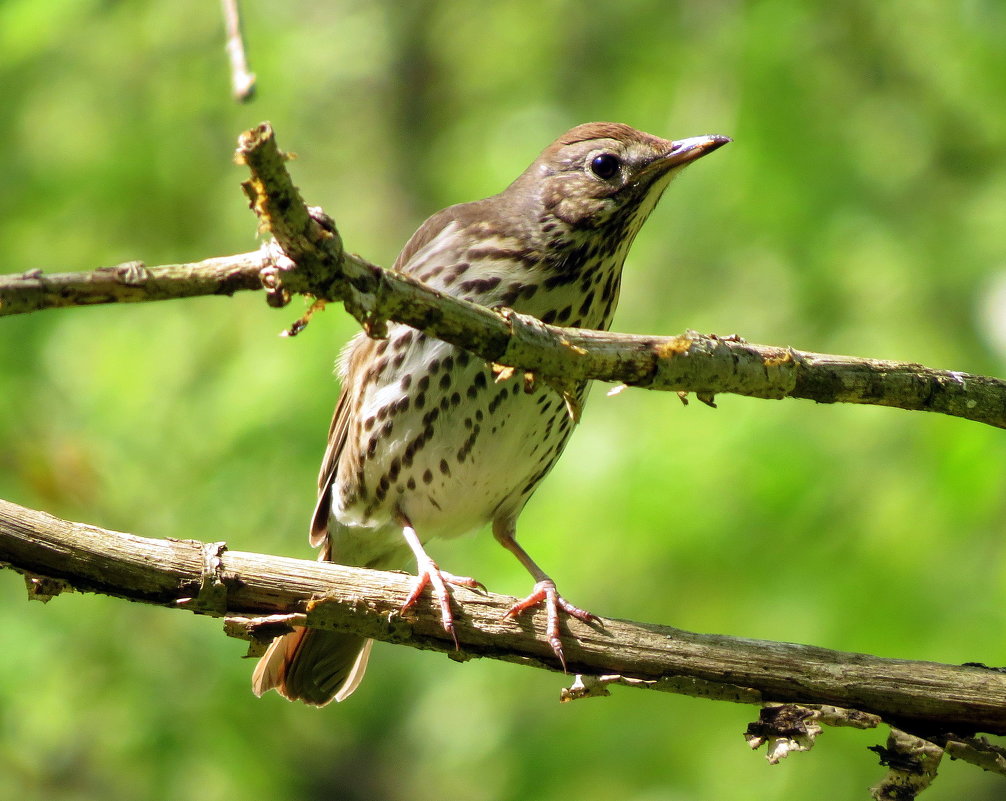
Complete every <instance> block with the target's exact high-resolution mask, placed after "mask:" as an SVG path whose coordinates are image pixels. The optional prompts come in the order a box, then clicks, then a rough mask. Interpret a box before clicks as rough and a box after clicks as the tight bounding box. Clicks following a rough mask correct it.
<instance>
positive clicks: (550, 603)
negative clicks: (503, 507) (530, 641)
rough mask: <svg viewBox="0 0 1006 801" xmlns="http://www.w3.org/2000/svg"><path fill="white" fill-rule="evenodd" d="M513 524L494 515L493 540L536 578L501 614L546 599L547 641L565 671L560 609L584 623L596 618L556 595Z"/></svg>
mask: <svg viewBox="0 0 1006 801" xmlns="http://www.w3.org/2000/svg"><path fill="white" fill-rule="evenodd" d="M515 532H516V528H515V525H514V521H513V520H508V519H497V520H495V521H494V522H493V535H494V536H495V537H496V540H497V541H498V542H499V544H500V545H502V546H503V547H504V548H506V549H507V550H508V551H510V553H512V554H513V555H514V556H516V557H517V560H518V561H519V562H520V563H521V564H522V565H524V567H525V568H526V569H527V572H528V573H530V574H531V576H532V577H533V578H534V580H535V585H534V588H533V589H532V590H531V594H530V595H528V596H527V597H526V598H525V599H524V600H522V601H518V602H517V603H515V604H514V605H513V606H511V607H510V609H509V610H507V613H506V614H505V615H504V617H517V615H519V614H520V613H521V612H525V611H527V610H528V609H531V608H533V607H535V606H537V605H538V604H540V603H542V602H544V603H545V615H546V618H545V633H546V636H547V637H548V644H549V645H550V646H552V651H553V652H554V653H555V655H556V657H557V658H558V659H559V663H560V664H561V665H562V670H563V672H564V673H565V672H566V658H565V656H564V655H563V652H562V640H561V639H560V637H559V610H560V609H561V610H562V611H563V612H565V613H566V614H567V615H569V616H571V617H575V618H576V619H577V620H582V621H583V622H584V623H596V622H597V621H598V620H599V618H598V617H597V615H594V614H591V613H590V612H588V611H586V610H585V609H580V608H579V607H578V606H573V604H571V603H570V602H569V601H567V600H566V599H565V598H563V597H562V596H561V595H559V591H558V590H557V589H556V587H555V582H554V581H553V580H552V579H551V577H550V576H549V575H548V574H547V573H546V572H545V571H544V570H542V569H541V568H540V567H538V565H537V564H536V563H535V561H534V559H532V558H531V556H530V555H529V554H528V552H527V551H525V550H524V549H523V548H522V547H521V546H520V545H518V543H517V540H516V538H515V537H514V534H515Z"/></svg>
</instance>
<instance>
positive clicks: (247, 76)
mask: <svg viewBox="0 0 1006 801" xmlns="http://www.w3.org/2000/svg"><path fill="white" fill-rule="evenodd" d="M222 2H223V11H224V24H225V26H226V28H227V56H228V58H229V59H230V62H231V90H232V92H233V94H234V99H235V100H237V101H238V102H239V103H247V102H248V101H249V100H251V99H252V98H253V97H254V96H255V73H253V72H250V71H249V70H248V60H247V58H246V57H245V44H244V37H243V36H242V35H241V13H240V11H239V10H238V0H222Z"/></svg>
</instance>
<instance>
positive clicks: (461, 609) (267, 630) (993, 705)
mask: <svg viewBox="0 0 1006 801" xmlns="http://www.w3.org/2000/svg"><path fill="white" fill-rule="evenodd" d="M0 563H6V565H8V566H10V567H12V568H14V569H15V570H17V571H19V572H21V573H24V574H25V576H26V579H27V580H28V583H29V588H30V589H32V590H33V591H34V594H35V595H36V596H39V597H42V598H43V599H47V598H48V597H50V596H52V595H55V594H57V592H58V591H59V589H60V588H61V587H65V586H66V585H69V586H70V587H72V588H74V589H78V590H82V591H86V592H98V593H103V594H106V595H113V596H117V597H121V598H125V599H127V600H131V601H140V602H144V603H151V604H158V605H161V606H166V607H171V608H178V609H188V610H190V611H193V612H196V613H199V614H207V615H213V616H217V617H229V618H233V617H234V616H241V617H242V618H245V619H244V620H236V621H235V620H233V619H232V620H231V621H230V623H231V628H232V629H234V628H239V629H244V630H247V631H249V632H250V635H251V636H254V635H255V634H256V632H257V631H258V632H259V634H260V636H265V637H271V636H275V634H277V633H278V632H279V631H280V630H282V628H283V624H284V623H287V622H289V620H290V618H288V617H281V618H278V619H277V617H276V616H277V615H286V616H289V615H294V616H295V617H294V618H293V620H295V621H296V622H297V624H298V625H308V626H315V627H320V628H332V629H337V630H340V631H352V632H355V633H359V634H362V635H364V636H366V637H371V638H374V639H378V640H384V641H386V642H392V643H399V644H403V645H410V646H412V647H415V648H423V649H430V650H437V651H445V652H448V653H450V654H451V656H452V657H454V658H455V659H462V660H463V659H467V658H470V657H487V658H492V659H501V660H505V661H509V662H517V663H519V664H526V665H532V666H535V667H539V668H545V669H548V670H559V666H558V665H557V664H556V659H555V656H554V655H553V654H552V651H551V648H550V647H549V645H548V643H547V641H546V639H545V631H544V620H543V615H542V614H536V615H535V616H534V617H533V619H530V620H528V619H522V620H520V621H518V622H514V621H511V620H504V613H505V612H506V610H507V609H508V608H509V607H510V605H511V604H512V602H513V599H512V598H510V597H508V596H502V595H495V594H492V593H481V592H476V591H473V590H466V589H464V588H461V587H459V588H456V589H455V590H454V591H453V600H454V603H455V606H456V608H457V613H456V615H455V624H456V633H457V637H458V641H459V643H460V646H461V650H460V651H459V652H456V651H454V646H453V642H452V640H451V638H450V635H448V634H446V633H445V632H444V630H443V629H442V628H441V624H440V614H439V610H438V609H437V608H435V606H436V605H435V604H432V603H430V604H425V603H422V602H421V603H420V604H419V607H418V608H417V609H416V610H415V613H414V614H412V613H410V615H409V617H407V618H405V617H402V616H401V615H400V614H399V611H398V610H399V609H400V607H401V604H402V602H403V601H404V599H405V598H406V596H407V595H408V593H409V590H410V589H411V586H412V580H411V577H409V576H407V575H405V574H402V573H383V572H377V571H372V570H363V569H360V568H352V567H346V566H344V565H338V564H334V563H330V562H315V561H307V560H302V559H289V558H285V557H279V556H271V555H266V554H255V553H245V552H242V551H231V550H228V549H227V547H226V546H225V545H224V544H223V543H202V542H198V541H195V540H158V539H147V538H143V537H137V536H134V535H132V534H124V533H120V532H116V531H107V530H105V529H101V528H97V527H95V526H89V525H85V524H82V523H71V522H69V521H66V520H61V519H59V518H56V517H53V516H52V515H49V514H46V513H44V512H39V511H34V510H31V509H27V508H24V507H21V506H18V505H16V504H13V503H9V502H7V501H0ZM42 577H44V578H42ZM317 599H324V600H323V601H318V600H317ZM249 618H250V619H249ZM564 640H565V642H564V645H565V646H566V649H565V650H566V661H567V663H568V665H569V669H570V670H571V671H574V672H577V673H580V674H589V675H594V676H602V677H603V678H604V679H605V680H606V681H607V682H608V683H611V681H612V679H614V678H620V679H621V680H622V681H621V683H624V684H627V685H629V686H642V687H649V688H654V689H662V690H667V691H670V692H676V693H682V694H689V695H699V696H703V697H712V698H719V699H723V700H732V701H737V702H742V703H755V704H758V703H765V702H784V703H798V704H825V705H834V706H839V707H844V708H846V709H854V710H859V711H861V712H865V713H870V714H874V715H877V716H879V717H880V718H881V719H883V720H884V721H885V722H888V723H892V724H894V725H897V726H898V727H899V728H900V729H903V730H905V731H910V732H916V733H924V736H927V737H929V738H931V737H933V736H936V735H937V734H938V733H939V732H954V735H953V737H954V738H955V739H960V738H961V737H962V736H967V735H970V734H973V733H976V732H989V733H994V734H1003V733H1006V675H1004V674H1003V673H1002V672H1000V671H996V670H993V669H989V668H985V667H983V666H975V665H972V666H954V665H942V664H937V663H933V662H913V661H908V660H901V659H881V658H878V657H873V656H867V655H865V654H849V653H841V652H839V651H830V650H827V649H824V648H817V647H812V646H805V645H794V644H791V643H774V642H765V641H760V640H748V639H741V638H735V637H726V636H721V635H710V634H693V633H690V632H686V631H682V630H680V629H674V628H670V627H667V626H658V625H653V624H643V623H632V622H629V621H624V620H615V619H610V618H602V619H601V621H600V625H597V626H588V625H586V624H582V623H579V622H578V621H576V620H571V621H570V622H569V630H568V632H567V633H566V634H565V635H564Z"/></svg>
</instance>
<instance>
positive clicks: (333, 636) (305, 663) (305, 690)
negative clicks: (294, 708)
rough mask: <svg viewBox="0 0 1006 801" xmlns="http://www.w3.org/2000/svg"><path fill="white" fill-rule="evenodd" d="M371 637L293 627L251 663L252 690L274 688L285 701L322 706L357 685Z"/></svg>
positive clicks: (258, 690)
mask: <svg viewBox="0 0 1006 801" xmlns="http://www.w3.org/2000/svg"><path fill="white" fill-rule="evenodd" d="M372 645H373V640H367V639H364V638H363V637H359V636H357V635H355V634H341V633H339V632H336V631H324V630H322V629H305V628H297V629H294V630H293V631H292V632H291V633H290V634H285V635H283V636H282V637H280V638H278V639H276V640H274V641H273V643H272V645H270V646H269V650H268V651H266V653H265V655H264V656H262V658H261V659H260V660H259V662H258V665H256V666H255V673H254V674H253V675H252V691H253V692H254V693H255V695H262V694H263V693H265V692H268V691H269V690H276V691H277V692H278V693H279V694H280V695H282V696H283V697H284V698H286V699H287V700H289V701H303V702H304V703H306V704H311V705H312V706H325V704H328V703H330V702H331V701H344V700H345V699H346V698H348V697H349V696H350V695H351V694H352V693H353V691H354V690H355V689H356V688H357V687H358V686H359V684H360V681H361V680H362V679H363V674H364V672H365V671H366V669H367V659H368V658H369V656H370V648H371V646H372Z"/></svg>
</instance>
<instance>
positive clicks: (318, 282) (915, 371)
mask: <svg viewBox="0 0 1006 801" xmlns="http://www.w3.org/2000/svg"><path fill="white" fill-rule="evenodd" d="M238 159H239V161H241V162H242V163H244V164H246V165H247V166H248V168H249V170H250V171H251V173H252V177H251V178H250V179H249V180H248V181H246V182H245V184H244V185H243V186H244V189H245V192H246V194H247V195H248V197H249V200H250V201H251V207H252V209H253V210H254V211H255V213H256V214H257V215H258V216H259V218H260V220H261V223H262V226H263V228H264V229H266V230H267V231H269V232H270V233H272V235H273V236H274V237H275V241H274V242H272V243H269V244H266V245H264V246H263V247H262V248H261V249H260V250H259V251H256V252H255V253H246V254H240V255H238V256H231V257H224V258H219V259H209V260H207V261H205V262H199V263H197V264H194V265H192V264H189V265H169V266H167V267H153V268H146V267H144V266H143V265H142V264H140V263H138V262H132V263H130V264H127V265H120V266H119V267H114V268H105V269H103V270H96V271H94V272H84V273H71V274H58V275H48V274H43V273H42V272H41V271H32V272H30V273H26V274H24V275H20V276H17V275H15V276H8V277H0V316H3V315H5V314H23V313H26V312H29V311H38V310H41V309H46V308H55V307H59V306H68V305H86V304H90V303H112V302H121V301H127V302H133V301H140V300H161V299H165V298H170V297H191V296H193V295H197V294H230V293H232V292H234V291H237V290H239V289H258V288H262V287H265V289H266V290H267V298H268V300H269V302H270V303H271V304H272V305H275V306H282V305H284V304H285V303H286V302H287V301H288V300H289V298H290V297H291V295H293V294H306V295H310V296H313V297H315V298H320V299H322V300H328V301H339V302H342V303H344V304H345V306H346V308H347V310H348V311H350V313H352V314H353V315H354V316H355V317H356V318H357V319H358V320H359V321H360V323H361V324H362V325H363V327H364V328H365V329H366V330H367V331H368V332H369V333H370V334H372V335H373V336H382V335H383V334H384V331H385V324H386V322H387V321H388V320H394V321H396V322H400V323H405V324H406V325H410V326H412V327H414V328H417V329H418V330H420V331H422V332H423V333H425V334H429V335H430V336H434V337H437V338H439V339H442V340H444V341H446V342H449V343H451V344H453V345H457V346H459V347H462V348H465V349H467V350H469V351H471V352H472V353H475V354H476V355H478V356H479V357H481V358H482V359H485V360H486V361H488V362H492V363H495V364H500V365H510V366H513V367H516V368H518V369H520V370H525V371H528V372H530V373H532V374H534V375H536V376H538V377H540V378H542V379H544V380H551V381H553V382H558V383H561V382H571V381H577V380H581V379H587V378H590V379H597V380H601V381H614V382H619V383H623V384H627V385H630V386H637V387H643V388H646V389H654V390H664V391H673V392H695V393H697V394H698V395H699V397H700V398H703V399H709V398H711V397H712V396H714V395H716V394H719V393H734V394H739V395H746V396H749V397H758V398H768V399H779V398H784V397H793V398H806V399H809V400H814V401H817V402H818V403H836V402H841V403H862V404H872V405H878V406H890V407H896V408H901V409H906V410H915V411H929V412H938V413H940V414H947V415H951V416H954V417H960V418H963V419H967V420H973V421H976V422H981V423H985V424H987V425H991V426H995V427H998V428H1006V381H1003V380H1001V379H998V378H993V377H989V376H981V375H974V374H970V373H963V372H958V371H950V370H935V369H932V368H929V367H925V366H923V365H919V364H914V363H910V362H894V361H882V360H877V359H863V358H857V357H852V356H837V355H829V354H822V353H812V352H807V351H798V350H795V349H793V348H787V347H776V346H767V345H754V344H750V343H747V342H743V341H741V340H735V339H730V338H727V339H723V338H719V337H711V336H703V335H700V334H698V333H695V332H687V333H685V334H683V335H680V336H670V337H657V336H636V335H629V334H613V333H609V332H601V331H586V330H581V329H573V328H560V327H558V326H552V325H546V324H544V323H542V322H541V321H540V320H537V319H535V318H533V317H530V316H528V315H523V314H518V313H516V312H514V311H512V310H510V309H498V310H493V309H487V308H485V307H482V306H479V305H477V304H474V303H470V302H468V301H464V300H461V299H459V298H454V297H451V296H448V295H443V294H442V293H440V292H438V291H436V290H434V289H431V288H430V287H428V286H426V285H424V284H422V283H420V282H419V281H417V280H415V279H414V278H411V277H410V276H406V275H402V274H399V273H395V272H391V271H387V270H383V269H381V268H380V267H378V266H376V265H374V264H371V263H369V262H367V261H366V260H365V259H362V258H360V257H359V256H356V255H354V254H351V253H347V252H346V251H345V249H344V247H343V244H342V240H341V238H340V236H339V233H338V231H337V230H336V227H335V224H334V223H333V222H332V220H331V219H330V218H328V217H327V216H325V215H324V214H323V213H322V212H320V211H319V210H317V209H308V208H307V207H306V206H305V204H304V201H303V199H302V198H301V197H300V194H299V192H298V191H297V188H296V186H294V184H293V181H292V179H291V178H290V174H289V172H288V171H287V169H286V164H285V162H286V159H287V156H286V155H285V154H284V153H283V152H282V151H280V149H279V148H278V146H277V144H276V140H275V137H274V135H273V132H272V129H271V128H270V127H269V126H268V125H267V124H262V125H260V126H258V127H256V128H254V129H252V130H250V131H247V132H246V133H244V134H243V135H242V136H241V138H240V140H239V146H238ZM302 323H303V321H302ZM302 323H300V324H297V325H295V327H294V329H293V332H296V330H299V328H300V327H302Z"/></svg>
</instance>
